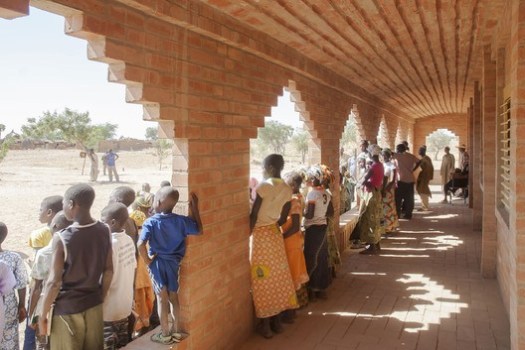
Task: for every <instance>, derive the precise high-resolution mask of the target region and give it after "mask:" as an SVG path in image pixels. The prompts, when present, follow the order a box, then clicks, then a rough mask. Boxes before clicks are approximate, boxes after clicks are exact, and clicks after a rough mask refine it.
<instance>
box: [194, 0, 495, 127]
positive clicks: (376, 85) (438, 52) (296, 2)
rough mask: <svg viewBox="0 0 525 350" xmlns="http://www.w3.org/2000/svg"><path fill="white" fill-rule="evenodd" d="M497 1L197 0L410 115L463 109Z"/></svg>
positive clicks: (491, 23) (455, 111)
mask: <svg viewBox="0 0 525 350" xmlns="http://www.w3.org/2000/svg"><path fill="white" fill-rule="evenodd" d="M504 1H505V0H204V1H203V2H206V3H208V4H209V5H210V6H212V7H214V8H216V9H218V10H219V11H221V12H224V13H226V14H228V15H230V16H232V17H234V18H236V19H237V20H239V21H241V22H243V23H244V24H246V25H248V26H250V27H252V28H254V29H256V30H259V31H262V32H265V33H266V34H268V35H270V36H272V37H273V38H275V39H277V40H279V41H281V42H282V43H284V44H286V45H287V46H290V47H292V48H294V49H296V50H297V51H299V52H301V53H302V54H304V55H306V56H307V57H309V58H311V59H313V60H315V61H317V62H319V63H321V64H323V65H324V66H325V67H327V68H329V69H331V70H333V71H334V72H336V73H337V74H339V75H341V76H343V77H345V78H347V79H348V80H350V81H351V82H353V83H354V84H357V85H359V86H361V87H363V88H364V89H365V90H367V91H368V92H369V93H370V94H372V95H375V96H377V97H379V98H381V99H382V100H384V101H385V102H387V103H389V104H391V105H393V106H395V107H397V108H399V110H401V111H402V112H404V113H406V114H407V115H409V116H411V117H413V118H421V117H425V116H430V115H436V114H449V113H465V112H466V110H467V107H468V99H469V97H470V96H471V94H472V86H473V81H474V80H475V79H477V74H478V72H479V62H480V61H479V57H480V56H481V48H482V46H483V43H484V42H485V43H486V42H487V40H488V38H489V36H487V35H486V33H487V32H488V30H490V29H491V28H492V27H493V26H494V25H495V22H494V21H493V20H491V18H492V19H494V18H498V13H499V12H500V11H502V7H503V3H504Z"/></svg>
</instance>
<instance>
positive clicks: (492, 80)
mask: <svg viewBox="0 0 525 350" xmlns="http://www.w3.org/2000/svg"><path fill="white" fill-rule="evenodd" d="M496 90H497V86H496V62H494V61H492V59H491V48H490V46H489V45H487V46H485V47H484V48H483V96H482V98H483V111H482V112H483V113H482V118H483V123H482V125H483V130H482V142H483V154H482V155H481V156H482V157H483V163H482V167H483V172H482V176H483V211H482V215H483V218H482V239H481V273H482V275H483V276H484V277H488V278H495V277H496V253H497V231H496V228H497V227H496V214H495V209H496V208H495V204H496V191H495V188H496V153H497V149H496V132H495V130H497V107H496Z"/></svg>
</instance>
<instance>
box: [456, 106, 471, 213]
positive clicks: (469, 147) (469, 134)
mask: <svg viewBox="0 0 525 350" xmlns="http://www.w3.org/2000/svg"><path fill="white" fill-rule="evenodd" d="M473 139H474V100H473V98H472V97H471V98H470V104H469V108H468V140H469V143H468V145H467V147H468V151H469V153H472V143H473V141H472V140H473ZM456 165H457V163H456ZM473 173H474V172H473V171H470V172H469V174H468V193H469V196H468V206H469V208H471V209H472V208H473V207H474V196H473V195H472V193H474V192H473V190H474V186H473V185H472V183H473Z"/></svg>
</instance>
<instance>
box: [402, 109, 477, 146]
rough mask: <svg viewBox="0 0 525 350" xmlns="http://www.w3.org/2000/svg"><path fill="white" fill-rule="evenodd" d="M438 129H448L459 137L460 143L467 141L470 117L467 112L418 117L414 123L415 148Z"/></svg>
mask: <svg viewBox="0 0 525 350" xmlns="http://www.w3.org/2000/svg"><path fill="white" fill-rule="evenodd" d="M437 129H447V130H449V131H451V132H453V133H454V134H455V135H456V136H457V137H459V144H462V143H467V132H468V118H467V115H466V114H443V115H435V116H431V117H426V118H422V119H417V120H416V123H415V124H414V144H413V146H411V147H412V148H413V149H414V150H415V149H417V148H419V147H421V146H422V145H424V144H425V143H426V137H427V136H429V135H430V134H431V133H433V132H434V131H436V130H437Z"/></svg>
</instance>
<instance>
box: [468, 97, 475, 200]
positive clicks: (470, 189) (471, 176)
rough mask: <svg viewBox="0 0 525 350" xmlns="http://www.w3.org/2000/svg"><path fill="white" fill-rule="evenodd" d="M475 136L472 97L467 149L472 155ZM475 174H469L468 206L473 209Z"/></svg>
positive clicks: (469, 110) (471, 172)
mask: <svg viewBox="0 0 525 350" xmlns="http://www.w3.org/2000/svg"><path fill="white" fill-rule="evenodd" d="M473 135H474V100H473V98H472V97H471V98H470V104H469V108H468V139H469V143H468V144H467V147H468V152H469V153H472V143H473V141H472V140H473ZM473 174H474V172H473V171H470V172H469V174H468V193H469V196H468V206H469V208H471V209H472V208H473V207H474V196H473V195H471V194H472V193H474V191H473V189H474V186H473V185H472V183H473V176H474V175H473Z"/></svg>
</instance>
